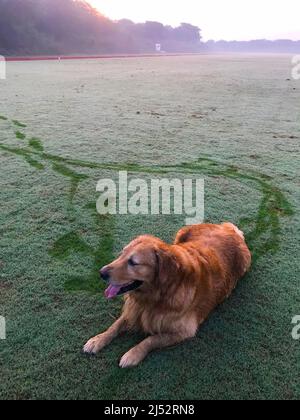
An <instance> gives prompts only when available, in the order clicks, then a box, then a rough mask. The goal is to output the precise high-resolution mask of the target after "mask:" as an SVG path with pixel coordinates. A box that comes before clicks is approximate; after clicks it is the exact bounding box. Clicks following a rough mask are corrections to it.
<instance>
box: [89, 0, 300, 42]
mask: <svg viewBox="0 0 300 420" xmlns="http://www.w3.org/2000/svg"><path fill="white" fill-rule="evenodd" d="M90 3H91V4H92V5H93V6H94V7H96V8H97V9H98V10H100V11H101V12H102V13H104V14H105V15H106V16H108V17H110V18H112V19H122V18H127V19H131V20H133V21H135V22H144V21H146V20H156V21H160V22H162V23H164V24H170V25H178V24H179V23H181V22H189V23H192V24H194V25H198V26H200V27H201V28H202V30H203V36H204V38H205V39H206V40H207V39H216V40H218V39H226V40H233V39H237V40H248V39H255V38H256V39H257V38H268V39H278V38H290V39H295V40H297V39H300V25H299V16H300V2H299V0H185V1H179V0H151V1H147V0H90Z"/></svg>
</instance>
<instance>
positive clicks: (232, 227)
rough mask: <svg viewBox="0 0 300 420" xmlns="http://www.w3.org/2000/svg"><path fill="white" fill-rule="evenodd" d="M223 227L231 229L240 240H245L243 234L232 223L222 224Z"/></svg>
mask: <svg viewBox="0 0 300 420" xmlns="http://www.w3.org/2000/svg"><path fill="white" fill-rule="evenodd" d="M223 226H225V227H229V228H231V229H233V230H234V231H235V232H236V233H237V234H238V235H239V236H240V237H241V238H242V239H243V241H244V240H245V234H244V232H242V231H241V230H240V229H239V228H238V227H237V226H235V225H234V224H233V223H223Z"/></svg>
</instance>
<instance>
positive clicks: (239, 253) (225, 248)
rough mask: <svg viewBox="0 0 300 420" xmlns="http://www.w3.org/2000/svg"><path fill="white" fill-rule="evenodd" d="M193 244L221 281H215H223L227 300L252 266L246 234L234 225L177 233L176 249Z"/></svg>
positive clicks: (203, 226)
mask: <svg viewBox="0 0 300 420" xmlns="http://www.w3.org/2000/svg"><path fill="white" fill-rule="evenodd" d="M191 244H193V245H194V247H195V246H196V247H197V249H198V250H199V253H201V255H202V256H203V257H204V259H205V260H206V261H208V263H209V266H210V267H211V269H212V272H215V273H217V277H220V279H216V280H215V281H217V282H218V280H221V278H222V279H223V281H224V286H225V287H226V289H227V291H226V296H228V295H230V293H231V292H232V290H233V289H234V288H235V287H236V284H237V282H238V280H240V279H241V278H242V277H243V276H244V275H245V274H246V272H247V271H248V270H249V269H250V266H251V253H250V251H249V248H248V246H247V244H246V242H245V237H244V234H243V232H242V231H241V230H239V229H238V227H236V226H235V225H233V224H232V223H224V224H222V225H212V224H202V225H194V226H188V227H185V228H183V229H181V230H180V231H179V232H178V234H177V236H176V239H175V245H178V246H182V247H184V248H188V247H190V246H191ZM224 297H225V296H224Z"/></svg>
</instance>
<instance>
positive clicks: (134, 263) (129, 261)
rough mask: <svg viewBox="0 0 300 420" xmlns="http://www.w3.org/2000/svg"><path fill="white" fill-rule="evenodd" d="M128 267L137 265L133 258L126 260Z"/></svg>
mask: <svg viewBox="0 0 300 420" xmlns="http://www.w3.org/2000/svg"><path fill="white" fill-rule="evenodd" d="M128 265H130V266H131V267H135V266H136V265H138V264H137V263H136V262H135V261H134V259H133V258H130V259H129V260H128Z"/></svg>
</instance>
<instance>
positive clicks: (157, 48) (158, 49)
mask: <svg viewBox="0 0 300 420" xmlns="http://www.w3.org/2000/svg"><path fill="white" fill-rule="evenodd" d="M155 51H156V52H161V44H155Z"/></svg>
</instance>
